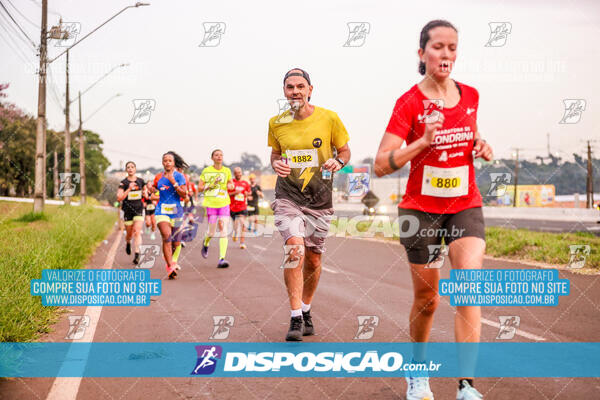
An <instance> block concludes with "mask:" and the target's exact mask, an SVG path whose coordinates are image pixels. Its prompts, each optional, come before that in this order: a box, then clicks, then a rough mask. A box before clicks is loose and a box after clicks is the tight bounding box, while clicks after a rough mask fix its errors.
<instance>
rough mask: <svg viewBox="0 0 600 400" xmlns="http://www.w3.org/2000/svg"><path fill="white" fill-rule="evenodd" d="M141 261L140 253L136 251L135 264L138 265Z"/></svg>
mask: <svg viewBox="0 0 600 400" xmlns="http://www.w3.org/2000/svg"><path fill="white" fill-rule="evenodd" d="M139 262H140V253H135V256H134V257H133V263H134V264H135V265H138V263H139Z"/></svg>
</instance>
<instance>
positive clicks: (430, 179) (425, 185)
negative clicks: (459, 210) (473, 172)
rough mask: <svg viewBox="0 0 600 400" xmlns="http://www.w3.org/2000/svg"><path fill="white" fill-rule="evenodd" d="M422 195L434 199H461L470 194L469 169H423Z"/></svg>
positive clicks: (426, 167) (429, 167) (463, 167)
mask: <svg viewBox="0 0 600 400" xmlns="http://www.w3.org/2000/svg"><path fill="white" fill-rule="evenodd" d="M421 194H423V195H426V196H434V197H459V196H466V195H467V194H469V167H468V166H467V165H464V166H462V167H455V168H437V167H432V166H430V165H426V166H425V167H424V168H423V182H422V185H421Z"/></svg>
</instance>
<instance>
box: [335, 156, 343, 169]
mask: <svg viewBox="0 0 600 400" xmlns="http://www.w3.org/2000/svg"><path fill="white" fill-rule="evenodd" d="M335 161H337V162H339V163H340V165H341V166H342V168H344V165H346V163H345V162H344V161H343V160H342V159H341V158H339V157H337V158H336V159H335Z"/></svg>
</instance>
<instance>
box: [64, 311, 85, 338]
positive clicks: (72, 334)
mask: <svg viewBox="0 0 600 400" xmlns="http://www.w3.org/2000/svg"><path fill="white" fill-rule="evenodd" d="M88 326H90V317H89V316H88V315H69V331H68V332H67V336H65V339H66V340H79V339H81V338H83V335H84V334H85V328H87V327H88Z"/></svg>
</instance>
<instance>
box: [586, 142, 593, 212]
mask: <svg viewBox="0 0 600 400" xmlns="http://www.w3.org/2000/svg"><path fill="white" fill-rule="evenodd" d="M590 142H591V141H590V140H588V141H587V157H588V158H587V180H586V185H585V192H586V194H587V195H586V207H587V208H592V207H594V169H593V168H592V145H591V144H590Z"/></svg>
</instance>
